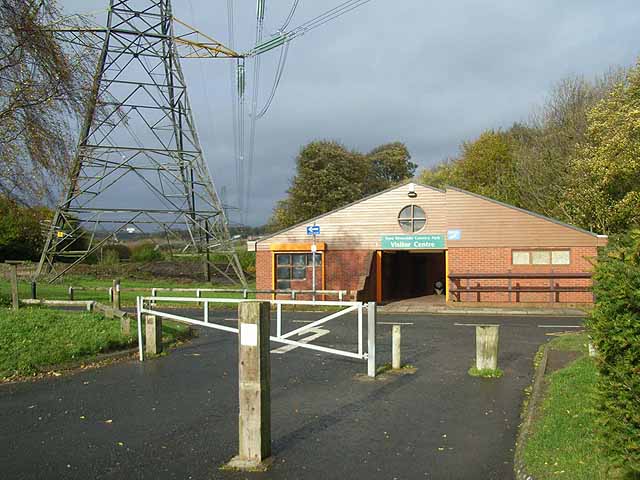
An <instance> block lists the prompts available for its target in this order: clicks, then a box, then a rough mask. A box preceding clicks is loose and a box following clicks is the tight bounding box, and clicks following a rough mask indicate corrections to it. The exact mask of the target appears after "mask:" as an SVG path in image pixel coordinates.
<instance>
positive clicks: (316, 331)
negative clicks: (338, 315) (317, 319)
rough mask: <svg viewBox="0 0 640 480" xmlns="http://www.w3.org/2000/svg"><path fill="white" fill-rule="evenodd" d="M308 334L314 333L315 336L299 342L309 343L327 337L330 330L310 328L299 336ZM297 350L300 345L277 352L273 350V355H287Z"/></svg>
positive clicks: (278, 349) (284, 347)
mask: <svg viewBox="0 0 640 480" xmlns="http://www.w3.org/2000/svg"><path fill="white" fill-rule="evenodd" d="M308 332H312V333H313V335H309V336H308V337H305V338H303V339H300V340H298V342H300V343H309V342H311V341H313V340H315V339H317V338H320V337H323V336H324V335H326V334H327V333H329V330H326V329H324V328H318V327H315V328H310V329H308V330H305V331H304V332H300V333H299V334H298V336H300V335H305V334H306V333H308ZM296 348H299V346H298V345H284V346H282V347H280V348H276V349H275V350H271V353H287V352H290V351H291V350H295V349H296Z"/></svg>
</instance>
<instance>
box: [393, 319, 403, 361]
mask: <svg viewBox="0 0 640 480" xmlns="http://www.w3.org/2000/svg"><path fill="white" fill-rule="evenodd" d="M391 337H392V351H391V368H393V369H394V370H399V369H400V368H401V367H402V361H401V353H400V340H401V339H402V334H401V332H400V325H394V326H393V329H392V335H391Z"/></svg>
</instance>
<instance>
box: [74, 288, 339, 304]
mask: <svg viewBox="0 0 640 480" xmlns="http://www.w3.org/2000/svg"><path fill="white" fill-rule="evenodd" d="M78 291H90V292H107V293H108V294H109V301H113V288H112V287H75V286H70V287H69V289H68V292H69V299H70V300H72V299H73V295H74V292H78ZM149 291H151V296H152V297H155V296H157V295H158V292H194V293H195V294H196V298H200V297H201V296H202V294H203V293H207V292H208V293H227V294H229V293H241V294H242V298H243V299H248V298H249V296H250V295H260V294H262V295H288V296H290V297H291V300H296V297H297V296H298V295H313V294H314V293H315V295H324V296H334V295H335V296H336V297H337V298H338V300H339V301H342V300H343V299H344V297H346V296H347V293H348V292H347V291H346V290H315V291H314V290H256V289H249V288H182V287H153V288H142V287H129V288H123V287H120V292H149Z"/></svg>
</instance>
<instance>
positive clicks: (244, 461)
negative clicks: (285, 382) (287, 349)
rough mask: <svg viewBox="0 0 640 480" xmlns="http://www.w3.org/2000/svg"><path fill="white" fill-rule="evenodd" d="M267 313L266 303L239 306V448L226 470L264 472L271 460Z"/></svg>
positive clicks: (268, 306) (268, 312)
mask: <svg viewBox="0 0 640 480" xmlns="http://www.w3.org/2000/svg"><path fill="white" fill-rule="evenodd" d="M270 314H271V309H270V305H269V303H268V302H243V303H240V304H239V305H238V332H239V335H238V339H239V348H238V373H239V400H240V415H239V421H238V435H239V441H238V445H239V448H238V455H237V456H235V457H233V458H232V459H231V460H230V461H229V463H228V464H227V465H226V467H227V468H231V469H238V470H263V469H266V467H267V462H268V460H267V459H269V458H270V457H271V367H270V356H269V351H270V341H269V321H270Z"/></svg>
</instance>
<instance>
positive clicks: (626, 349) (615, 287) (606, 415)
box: [587, 230, 640, 472]
mask: <svg viewBox="0 0 640 480" xmlns="http://www.w3.org/2000/svg"><path fill="white" fill-rule="evenodd" d="M594 280H595V284H594V292H595V295H596V305H595V308H594V310H593V312H592V313H591V315H590V318H589V319H588V322H587V324H588V328H589V330H590V335H591V337H592V339H593V343H594V345H595V347H596V349H597V351H598V370H599V372H600V375H599V380H598V402H597V408H598V417H599V422H598V424H599V429H598V431H599V441H600V443H601V445H602V446H603V447H604V449H605V452H606V453H607V454H608V455H610V456H611V459H612V461H613V463H614V464H615V465H617V466H620V467H623V468H626V469H631V470H632V471H635V472H640V230H634V231H632V232H630V233H629V234H627V235H626V236H624V237H620V238H617V239H615V240H612V241H611V242H610V244H609V246H608V247H607V248H606V249H605V250H604V251H603V252H602V253H601V254H600V255H599V259H598V264H597V266H596V270H595V276H594Z"/></svg>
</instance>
